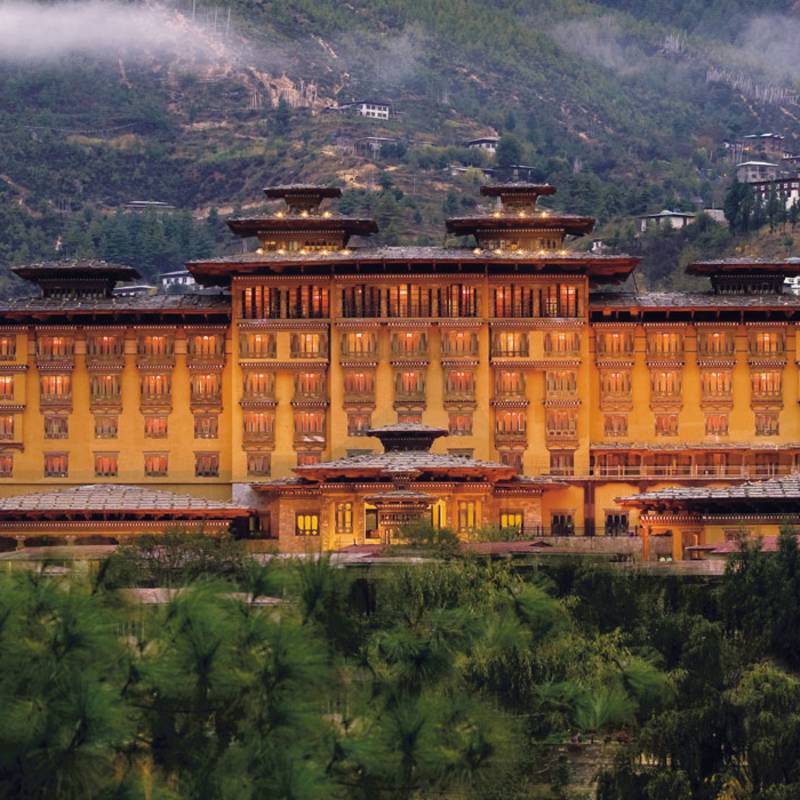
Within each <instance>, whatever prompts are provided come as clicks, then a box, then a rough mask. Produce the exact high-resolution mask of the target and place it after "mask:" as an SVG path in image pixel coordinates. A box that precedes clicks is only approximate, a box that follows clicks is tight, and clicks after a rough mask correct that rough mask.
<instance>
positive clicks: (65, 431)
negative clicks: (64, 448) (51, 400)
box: [44, 414, 69, 439]
mask: <svg viewBox="0 0 800 800" xmlns="http://www.w3.org/2000/svg"><path fill="white" fill-rule="evenodd" d="M67 436H69V417H67V416H61V415H56V414H45V416H44V438H45V439H66V438H67Z"/></svg>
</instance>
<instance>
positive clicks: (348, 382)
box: [344, 370, 375, 395]
mask: <svg viewBox="0 0 800 800" xmlns="http://www.w3.org/2000/svg"><path fill="white" fill-rule="evenodd" d="M374 392H375V373H374V372H372V371H371V370H346V371H345V373H344V393H345V394H348V395H371V394H373V393H374Z"/></svg>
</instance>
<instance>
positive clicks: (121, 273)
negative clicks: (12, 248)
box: [11, 258, 142, 281]
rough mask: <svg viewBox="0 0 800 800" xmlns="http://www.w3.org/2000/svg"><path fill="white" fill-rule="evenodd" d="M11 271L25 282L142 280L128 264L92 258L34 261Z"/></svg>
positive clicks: (136, 271)
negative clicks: (74, 278)
mask: <svg viewBox="0 0 800 800" xmlns="http://www.w3.org/2000/svg"><path fill="white" fill-rule="evenodd" d="M11 271H12V272H14V273H15V274H16V275H19V277H20V278H24V279H25V280H33V281H36V280H39V279H41V278H55V277H64V278H69V277H77V276H91V277H95V276H96V277H98V278H104V277H108V278H111V279H114V280H118V281H123V280H133V279H136V278H141V277H142V276H141V275H140V274H139V270H137V269H135V268H134V267H130V266H128V265H127V264H112V263H110V262H108V261H102V260H100V259H92V258H71V259H63V260H60V261H34V262H33V263H31V264H23V265H21V266H19V267H12V268H11Z"/></svg>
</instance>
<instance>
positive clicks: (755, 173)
mask: <svg viewBox="0 0 800 800" xmlns="http://www.w3.org/2000/svg"><path fill="white" fill-rule="evenodd" d="M777 177H778V165H777V164H774V163H773V162H772V161H743V162H742V163H741V164H737V165H736V180H738V181H739V182H740V183H756V182H757V181H772V180H775V178H777Z"/></svg>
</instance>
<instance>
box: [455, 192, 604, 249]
mask: <svg viewBox="0 0 800 800" xmlns="http://www.w3.org/2000/svg"><path fill="white" fill-rule="evenodd" d="M555 191H556V190H555V187H553V186H551V185H550V184H536V183H505V184H496V185H493V186H482V187H481V194H482V195H483V196H484V197H495V198H497V200H498V202H499V205H498V207H497V208H496V209H495V210H494V211H491V212H489V211H487V212H485V213H481V214H472V215H469V216H464V217H451V218H450V219H448V220H447V231H448V233H452V234H455V235H456V236H475V238H476V240H477V241H478V244H479V245H480V244H481V243H482V242H483V241H484V240H485V239H487V238H492V237H493V236H496V235H497V234H501V233H502V234H509V233H514V234H517V235H519V236H520V238H521V239H525V238H531V239H533V238H534V237H535V236H536V234H537V233H542V232H545V231H553V232H557V233H558V234H560V237H561V238H563V236H564V235H565V234H566V235H572V236H583V235H584V234H586V233H589V232H590V231H591V230H592V229H593V228H594V218H592V217H582V216H578V215H575V214H563V213H558V212H551V211H543V210H538V209H537V208H536V201H537V200H538V198H539V197H541V196H544V195H552V194H555Z"/></svg>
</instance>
